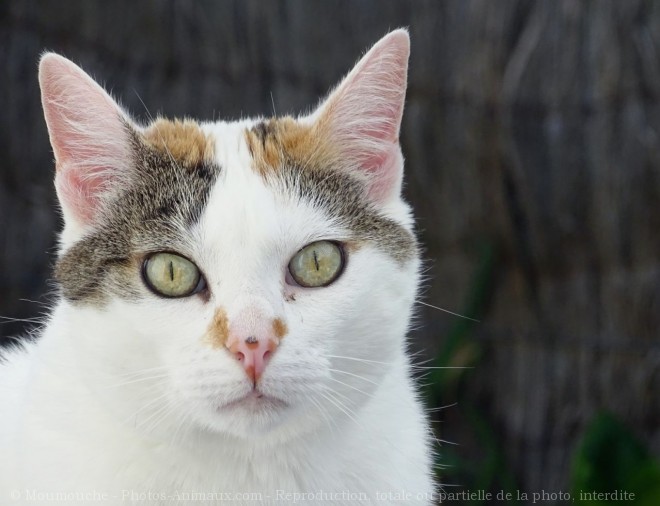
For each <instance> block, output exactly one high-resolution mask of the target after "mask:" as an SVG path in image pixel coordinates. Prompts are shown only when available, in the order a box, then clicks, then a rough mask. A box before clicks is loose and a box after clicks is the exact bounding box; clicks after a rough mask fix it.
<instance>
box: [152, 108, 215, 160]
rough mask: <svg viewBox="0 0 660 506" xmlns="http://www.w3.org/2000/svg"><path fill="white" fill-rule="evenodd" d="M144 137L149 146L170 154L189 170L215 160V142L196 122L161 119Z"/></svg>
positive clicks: (154, 123) (153, 124)
mask: <svg viewBox="0 0 660 506" xmlns="http://www.w3.org/2000/svg"><path fill="white" fill-rule="evenodd" d="M143 135H144V140H145V141H146V142H147V144H149V145H150V146H152V147H154V148H156V149H158V150H160V151H163V152H166V153H168V154H169V155H170V156H171V157H172V158H174V160H175V161H176V162H178V163H180V164H181V165H183V166H184V167H186V168H188V169H192V168H195V167H197V166H199V165H202V164H203V163H209V162H211V161H212V160H213V154H214V144H213V141H212V140H211V138H210V137H209V136H208V135H206V134H205V133H204V132H203V131H202V129H201V128H200V126H199V123H197V122H195V121H192V120H188V119H185V120H179V119H175V120H169V119H164V118H159V119H157V120H156V121H155V122H153V123H152V124H151V125H150V126H149V127H148V128H147V130H146V131H145V132H144V134H143Z"/></svg>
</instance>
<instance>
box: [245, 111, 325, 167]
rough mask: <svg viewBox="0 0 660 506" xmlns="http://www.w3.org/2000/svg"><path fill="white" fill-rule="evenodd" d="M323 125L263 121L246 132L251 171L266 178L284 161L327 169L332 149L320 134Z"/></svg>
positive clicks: (290, 120) (290, 121)
mask: <svg viewBox="0 0 660 506" xmlns="http://www.w3.org/2000/svg"><path fill="white" fill-rule="evenodd" d="M323 125H324V122H322V121H321V122H317V123H315V124H313V125H304V124H301V123H299V122H297V121H296V120H294V119H293V118H291V117H290V116H286V117H283V118H271V119H267V120H264V121H262V122H260V123H258V124H256V125H255V126H254V127H252V128H251V129H248V130H246V131H245V139H246V142H247V145H248V149H249V150H250V154H251V155H252V160H253V162H254V168H255V170H257V172H259V173H260V174H261V175H266V174H268V172H270V171H273V170H277V169H278V168H279V167H281V166H282V164H283V163H285V162H289V163H290V162H293V163H297V164H300V165H302V166H304V167H325V166H328V165H329V162H330V160H331V158H332V153H333V150H332V149H331V146H330V145H329V144H328V143H327V142H326V141H325V136H324V135H322V133H321V130H322V128H323Z"/></svg>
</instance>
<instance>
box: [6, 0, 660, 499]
mask: <svg viewBox="0 0 660 506" xmlns="http://www.w3.org/2000/svg"><path fill="white" fill-rule="evenodd" d="M400 26H405V27H408V28H409V29H410V34H411V38H412V56H411V60H410V77H409V89H408V95H407V108H406V113H405V117H404V120H403V128H402V134H401V136H402V138H401V140H402V144H403V150H404V153H405V156H406V160H407V165H406V171H407V174H406V177H407V186H406V190H405V193H406V195H407V198H408V200H409V201H410V202H411V203H412V205H413V207H414V209H415V212H416V215H417V217H418V227H419V232H420V234H421V238H422V240H423V242H424V244H425V246H426V258H427V266H428V272H427V276H428V280H427V281H426V283H425V288H424V298H423V300H424V301H425V302H426V303H428V304H432V305H434V306H437V307H439V308H444V309H447V310H450V311H453V312H457V313H460V314H462V315H465V316H468V317H470V318H473V319H477V320H479V321H480V322H479V323H476V322H474V321H472V320H468V319H464V318H459V317H456V316H452V315H451V314H448V313H445V312H442V311H440V310H436V309H432V308H430V307H427V306H422V305H420V306H419V308H418V309H419V316H420V317H419V319H418V324H417V325H416V329H415V330H414V332H412V334H411V340H412V349H413V350H416V351H417V355H416V361H417V362H418V363H420V364H422V365H423V366H430V367H434V368H433V369H423V368H420V369H419V372H420V382H421V383H422V385H423V387H422V388H423V393H424V396H425V398H426V400H427V403H428V405H429V408H431V409H433V411H432V412H431V415H432V417H433V421H434V427H435V429H436V431H437V434H438V438H439V439H441V440H442V441H441V443H440V456H439V458H438V462H437V464H438V466H437V467H438V472H439V475H440V476H441V480H442V482H443V483H445V484H446V487H445V491H446V492H453V493H456V492H459V491H461V490H464V491H468V490H469V491H478V490H484V491H490V492H492V493H493V497H494V499H492V500H491V501H484V500H480V499H479V498H476V499H474V500H466V501H456V503H461V502H463V503H465V504H468V503H469V504H485V503H488V504H501V503H504V502H506V501H505V500H497V499H496V494H497V493H498V492H499V491H505V492H506V491H509V492H510V493H512V494H513V499H512V500H510V501H509V502H510V503H512V504H513V503H515V504H524V503H526V502H529V503H531V502H532V499H533V496H532V494H533V493H541V492H542V491H545V492H546V493H548V494H558V493H559V492H563V493H572V494H573V497H574V498H575V499H576V501H577V500H579V499H581V498H584V496H582V497H580V496H579V494H580V491H594V490H600V491H608V490H609V491H612V490H627V491H629V492H635V493H636V494H637V496H636V502H635V503H638V504H648V505H657V504H660V466H659V465H658V456H659V455H660V340H659V333H658V328H659V325H660V137H659V133H660V2H654V1H650V0H626V1H625V2H623V1H616V0H611V1H606V0H602V1H595V0H594V1H588V0H585V1H575V0H554V1H529V0H498V1H492V0H445V1H435V0H426V1H424V0H417V1H415V2H409V1H405V0H354V1H348V0H343V1H309V0H290V1H268V2H265V1H257V0H248V1H242V0H235V1H229V0H226V1H225V0H223V1H211V0H207V1H200V0H196V1H186V0H160V1H159V0H143V1H140V2H135V1H127V0H121V1H113V2H102V1H96V0H80V1H76V0H62V1H58V2H52V1H51V2H49V1H28V0H17V1H11V2H10V1H4V2H0V68H1V69H2V81H1V82H0V91H1V93H0V111H1V112H0V153H2V157H1V158H0V317H1V321H0V340H2V339H4V340H6V339H7V338H8V336H12V335H17V334H20V333H22V332H25V331H26V330H27V329H29V328H30V327H31V325H32V321H33V320H32V319H33V318H35V317H38V316H39V315H40V313H41V312H42V311H44V307H43V302H44V301H45V300H47V298H46V297H44V294H45V293H46V292H48V291H49V290H52V284H49V282H48V279H49V276H50V271H51V267H52V263H53V261H54V253H55V250H54V244H55V233H56V231H57V230H58V228H59V226H60V223H59V217H58V213H57V212H56V207H55V206H56V204H55V198H54V191H53V186H52V177H53V163H52V153H51V150H50V146H49V144H48V137H47V132H46V128H45V123H44V121H43V118H42V113H41V106H40V99H39V90H38V86H37V61H38V58H39V55H40V53H41V52H42V51H44V50H46V49H48V50H54V51H57V52H60V53H62V54H64V55H65V56H67V57H69V58H71V59H72V60H74V61H75V62H77V63H79V64H80V65H81V66H82V67H83V68H85V70H87V71H88V72H89V73H91V74H92V75H93V76H95V77H96V79H97V80H99V81H100V82H102V83H104V84H105V86H106V88H107V89H108V90H110V91H111V92H112V93H113V94H114V95H115V96H117V97H121V100H122V102H123V104H124V105H125V106H126V107H127V108H128V109H129V110H130V111H132V112H133V113H134V115H135V116H136V117H138V118H140V119H146V118H147V116H148V114H147V110H148V111H149V113H150V114H152V115H156V114H157V113H162V114H164V115H167V116H183V115H189V116H193V117H196V118H200V119H204V120H211V119H217V118H225V119H237V118H240V117H243V116H249V115H260V114H266V115H270V114H272V112H273V109H275V111H276V112H277V114H280V115H281V114H285V113H287V112H296V111H302V110H307V109H308V108H310V107H311V106H313V105H314V104H316V102H317V100H318V99H319V97H321V96H322V95H324V94H325V93H326V92H327V90H328V89H329V88H330V87H331V86H332V85H334V84H335V83H336V82H337V81H338V80H339V79H340V77H341V76H342V75H343V74H344V73H345V72H347V71H348V70H349V69H350V68H351V66H352V65H353V63H354V62H355V61H356V60H357V58H358V57H359V56H360V55H361V54H362V53H363V52H364V51H365V50H366V49H367V48H368V47H369V46H370V45H371V44H373V43H374V42H375V41H377V40H378V39H379V38H380V37H381V36H382V35H384V34H385V33H386V32H387V31H389V30H390V29H393V28H396V27H400ZM445 366H451V367H459V368H458V369H440V368H439V367H445ZM523 493H527V494H529V496H528V500H527V501H525V500H524V496H522V495H520V496H518V498H519V499H520V500H515V499H516V498H517V497H516V494H523ZM544 499H547V501H546V504H551V503H553V502H559V501H555V500H554V499H558V496H556V495H555V498H554V499H553V497H551V496H548V497H547V498H544ZM592 504H605V503H604V502H594V503H592ZM626 504H632V502H631V501H627V502H626Z"/></svg>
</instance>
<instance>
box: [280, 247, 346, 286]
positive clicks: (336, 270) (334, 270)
mask: <svg viewBox="0 0 660 506" xmlns="http://www.w3.org/2000/svg"><path fill="white" fill-rule="evenodd" d="M343 268H344V252H343V251H342V249H341V248H340V247H339V245H338V244H337V243H334V242H331V241H317V242H313V243H311V244H308V245H307V246H305V247H304V248H303V249H301V250H300V251H299V252H298V253H296V254H295V256H294V257H293V258H292V259H291V261H290V262H289V272H290V273H291V276H292V277H293V279H294V280H295V282H296V283H298V284H299V285H300V286H305V287H309V288H315V287H319V286H327V285H329V284H330V283H332V282H333V281H334V280H335V279H337V278H338V277H339V275H340V274H341V272H342V269H343Z"/></svg>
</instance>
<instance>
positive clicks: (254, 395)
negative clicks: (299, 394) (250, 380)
mask: <svg viewBox="0 0 660 506" xmlns="http://www.w3.org/2000/svg"><path fill="white" fill-rule="evenodd" d="M288 406H289V405H288V403H287V402H285V401H283V400H281V399H278V398H276V397H273V396H270V395H266V394H264V393H263V392H260V391H258V390H252V391H251V392H250V393H248V394H247V395H245V396H243V397H241V398H239V399H235V400H232V401H229V402H227V403H225V404H222V405H220V406H218V408H217V411H218V412H227V411H231V410H245V411H247V412H250V413H260V412H263V411H267V412H275V411H280V410H284V409H286V408H287V407H288Z"/></svg>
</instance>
